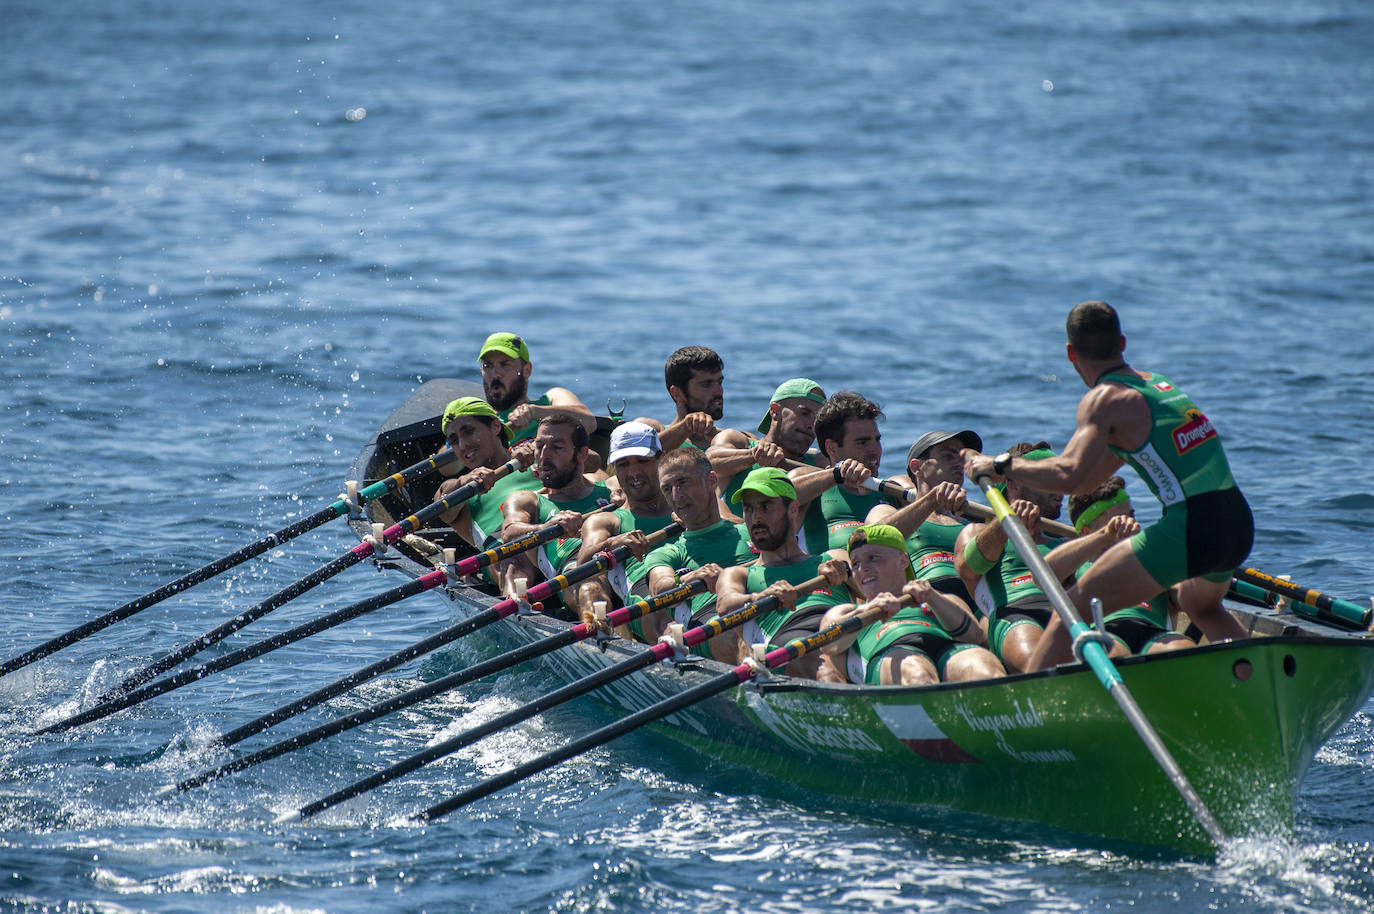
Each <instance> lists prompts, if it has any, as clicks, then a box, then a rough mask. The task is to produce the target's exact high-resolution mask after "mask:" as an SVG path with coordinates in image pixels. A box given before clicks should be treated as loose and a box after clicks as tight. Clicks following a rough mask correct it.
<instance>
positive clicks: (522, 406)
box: [477, 332, 596, 444]
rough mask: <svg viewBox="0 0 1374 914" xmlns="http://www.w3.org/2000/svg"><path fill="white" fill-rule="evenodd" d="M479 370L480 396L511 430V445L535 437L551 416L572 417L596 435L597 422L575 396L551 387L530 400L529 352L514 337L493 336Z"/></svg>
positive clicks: (483, 351)
mask: <svg viewBox="0 0 1374 914" xmlns="http://www.w3.org/2000/svg"><path fill="white" fill-rule="evenodd" d="M477 362H478V364H479V365H481V366H482V392H483V394H485V395H486V398H487V402H488V403H490V404H491V405H492V408H493V409H495V410H496V411H497V414H498V415H499V416H500V417H501V421H502V422H504V423H506V424H507V425H508V426H510V429H511V443H512V444H514V443H515V442H517V441H524V440H525V439H526V438H532V437H534V433H535V429H536V426H537V425H538V423H539V420H540V419H545V418H547V417H549V416H553V415H560V414H561V415H570V416H574V417H575V418H576V419H577V420H578V421H579V422H581V423H582V425H583V427H584V428H585V429H586V430H587V433H588V434H591V433H592V432H594V431H596V419H595V418H594V417H593V416H592V411H591V410H590V409H588V408H587V407H586V405H585V404H583V402H582V401H581V400H579V399H578V398H577V395H576V394H575V393H573V392H572V391H571V390H568V389H567V388H566V387H550V388H549V389H548V390H546V391H545V392H544V393H542V394H541V395H540V396H539V399H537V400H530V398H529V380H530V372H531V371H532V370H533V368H534V366H533V365H531V364H530V350H529V347H528V346H527V345H526V344H525V341H524V339H523V338H521V337H519V336H516V335H515V334H514V333H505V332H501V333H493V334H492V335H491V336H489V337H487V339H486V342H484V343H483V344H482V348H481V349H480V350H479V351H478V353H477Z"/></svg>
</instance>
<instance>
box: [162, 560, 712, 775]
mask: <svg viewBox="0 0 1374 914" xmlns="http://www.w3.org/2000/svg"><path fill="white" fill-rule="evenodd" d="M705 589H706V583H705V582H704V581H692V582H691V583H690V584H682V585H680V586H678V587H675V588H673V589H672V590H669V591H667V592H665V593H662V594H659V595H657V596H654V597H650V598H648V599H642V600H636V601H635V602H634V603H631V604H630V605H629V606H626V607H623V608H621V609H617V610H614V611H612V612H610V613H607V614H606V625H607V626H608V627H611V628H614V627H618V626H621V625H625V624H627V623H629V622H631V621H633V620H635V619H638V618H641V617H642V616H646V615H648V614H649V613H652V612H658V611H659V610H661V609H667V608H668V607H670V606H674V605H676V604H677V603H679V602H681V601H683V600H686V599H690V598H691V597H694V596H696V595H697V594H699V593H701V592H703V591H704V590H705ZM598 631H601V627H600V626H599V625H598V624H597V623H596V622H594V621H587V622H582V623H579V624H577V625H574V626H572V627H571V628H569V629H567V630H565V631H562V632H559V633H558V634H556V635H549V636H548V637H547V638H540V639H539V640H538V641H533V642H531V643H529V644H525V645H521V646H520V647H517V648H515V649H514V650H510V651H506V652H505V653H504V654H500V655H498V656H496V657H492V658H491V659H489V660H484V661H483V662H481V663H477V664H474V665H472V666H470V667H468V668H467V669H464V670H459V671H458V672H455V673H450V674H448V675H447V676H441V677H440V678H438V679H436V680H434V681H433V682H427V683H425V684H424V685H421V686H416V687H415V688H413V689H410V690H408V691H406V692H403V693H401V694H400V695H397V696H395V697H393V698H388V699H387V700H385V701H382V702H379V703H377V704H375V705H372V706H371V707H369V708H363V709H362V710H359V711H354V712H353V713H352V714H349V715H347V716H345V717H341V718H339V719H338V720H333V721H330V722H329V723H327V724H321V725H320V726H318V727H315V728H314V729H313V730H307V731H305V732H304V733H298V734H296V735H295V736H290V737H287V738H286V739H284V740H281V741H280V742H277V743H273V744H272V745H270V746H267V747H266V748H263V749H259V750H258V751H257V752H254V753H252V754H251V755H245V756H243V757H241V758H237V759H234V760H233V761H232V762H227V763H226V764H224V765H221V766H220V767H218V768H215V769H213V770H211V771H206V772H204V773H202V774H198V775H196V776H195V777H191V778H187V779H186V780H183V781H180V782H179V783H177V784H175V785H173V786H171V787H165V788H163V789H162V790H161V791H160V793H169V792H171V791H173V790H190V789H191V788H193V787H199V786H200V785H202V784H207V783H209V782H210V781H214V780H218V779H219V778H222V777H224V776H225V775H229V774H234V773H235V772H239V771H243V770H244V769H246V768H251V767H253V766H254V765H259V764H261V763H263V762H266V761H268V760H270V759H274V758H276V757H277V756H280V755H284V754H286V753H287V752H291V751H292V750H295V749H300V748H302V747H304V746H309V745H311V744H313V743H317V742H319V741H320V740H322V739H327V738H328V737H331V736H334V735H335V734H337V733H342V732H344V731H345V730H351V729H353V728H354V727H357V726H361V725H362V724H365V723H367V722H368V721H372V720H376V719H377V718H378V717H382V716H384V715H386V714H392V713H394V712H396V711H399V710H401V709H402V708H408V707H410V706H411V705H413V704H416V703H418V702H421V701H424V700H426V699H428V698H432V697H433V696H435V695H439V694H441V693H443V692H447V691H450V690H452V689H456V688H458V687H459V686H461V685H465V684H467V683H469V682H472V681H474V680H477V679H481V678H483V677H486V676H490V675H492V674H493V673H499V672H501V671H502V670H507V669H509V668H511V667H513V666H516V665H517V664H521V663H524V662H526V661H528V660H533V659H534V658H535V657H541V656H543V655H544V654H547V653H549V652H551V651H555V650H557V649H558V648H560V647H566V646H567V645H570V644H576V643H577V642H578V641H585V640H586V639H588V638H590V637H592V636H593V635H595V634H596V633H597V632H598Z"/></svg>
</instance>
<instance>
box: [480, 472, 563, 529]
mask: <svg viewBox="0 0 1374 914" xmlns="http://www.w3.org/2000/svg"><path fill="white" fill-rule="evenodd" d="M543 487H544V484H543V483H542V482H540V481H539V477H537V476H535V475H534V474H533V473H532V472H530V471H529V470H517V471H516V472H514V473H510V474H508V475H506V476H503V477H502V478H500V479H498V480H496V482H495V483H493V484H492V487H491V489H490V490H488V491H486V492H481V493H478V494H477V495H474V496H473V497H472V498H469V499H468V500H467V509H468V517H469V519H470V520H471V521H472V534H471V535H472V542H473V543H474V544H475V545H476V546H477V548H478V549H490V548H491V547H492V545H494V544H495V543H497V542H499V541H500V539H501V524H502V522H503V521H504V520H505V514H504V513H503V512H504V509H505V505H506V501H507V499H509V498H510V497H511V496H512V495H514V494H515V493H516V492H520V491H533V490H534V489H542V488H543Z"/></svg>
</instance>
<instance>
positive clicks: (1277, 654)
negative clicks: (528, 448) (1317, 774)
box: [352, 381, 1374, 854]
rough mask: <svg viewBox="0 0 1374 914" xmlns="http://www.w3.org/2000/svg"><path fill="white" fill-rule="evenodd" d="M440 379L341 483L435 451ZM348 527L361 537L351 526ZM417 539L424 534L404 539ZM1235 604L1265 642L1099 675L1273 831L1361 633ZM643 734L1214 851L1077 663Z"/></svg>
mask: <svg viewBox="0 0 1374 914" xmlns="http://www.w3.org/2000/svg"><path fill="white" fill-rule="evenodd" d="M454 383H455V382H451V381H435V382H430V384H427V385H425V387H423V388H421V389H420V391H418V392H417V393H416V394H415V395H414V396H413V397H412V398H411V400H409V401H407V403H406V404H405V405H404V406H403V407H401V408H400V409H398V410H397V412H396V413H395V414H393V416H392V417H391V418H390V419H389V420H388V422H387V423H386V424H384V425H383V427H382V429H381V431H380V432H379V434H378V439H377V442H376V443H375V445H373V446H370V447H369V448H367V449H364V451H363V453H361V454H360V455H359V457H358V459H357V460H356V461H355V463H354V468H353V471H352V472H353V474H354V477H355V478H366V479H373V478H378V477H380V476H382V475H385V474H386V473H389V472H391V471H392V470H391V467H392V466H393V465H396V464H401V465H404V464H406V463H407V462H413V460H412V458H413V457H414V455H415V454H416V453H424V452H425V451H426V449H427V448H428V449H430V452H432V449H433V448H434V447H437V443H436V442H435V440H429V439H427V438H425V437H424V436H425V435H430V436H431V437H432V436H433V435H434V434H435V432H437V424H436V423H434V421H433V416H435V415H437V411H438V410H439V409H441V408H442V404H443V403H445V402H447V400H448V399H449V398H451V397H452V396H454V395H456V394H457V391H458V390H459V389H460V388H455V387H454V386H453V385H454ZM429 425H435V426H436V427H435V429H432V430H430V429H428V426H429ZM417 436H418V437H417ZM436 440H437V439H436ZM388 447H391V448H393V452H391V453H388V452H387V448H388ZM411 507H412V506H408V505H405V504H398V505H392V506H391V508H390V509H388V507H387V505H386V501H385V500H383V502H381V503H373V504H372V505H371V506H370V510H372V511H375V512H381V513H380V515H379V516H378V517H375V518H372V519H374V520H381V521H387V520H390V519H392V518H393V517H394V516H396V515H398V514H400V513H401V512H407V513H408V512H409V510H411ZM355 526H356V528H357V530H358V532H359V534H360V535H365V534H366V532H367V531H368V529H369V528H368V527H367V525H366V523H365V522H356V523H355ZM430 535H432V536H434V537H436V538H437V537H441V536H442V535H443V531H431V532H430ZM416 539H417V542H420V543H421V544H423V536H422V537H419V538H416ZM414 546H415V543H411V544H410V548H404V547H403V548H402V556H401V557H396V558H392V559H389V560H388V561H387V562H386V563H385V564H388V565H391V566H393V567H395V568H397V569H398V570H401V571H404V572H405V573H407V574H412V575H416V574H420V573H423V572H425V571H428V570H430V568H431V567H432V566H431V565H430V564H429V562H430V561H432V560H433V559H434V558H436V557H437V556H435V555H433V554H429V555H426V554H425V553H426V552H427V551H429V550H427V549H423V548H422V549H419V550H418V551H417V550H416V549H415V548H414ZM432 548H433V547H430V549H432ZM445 593H446V594H447V595H448V596H449V597H450V598H451V599H453V600H454V601H455V603H456V604H457V605H458V607H459V612H460V613H461V614H470V613H473V612H477V611H480V610H482V609H485V608H486V607H487V606H489V605H490V604H491V602H492V601H491V598H490V597H488V596H486V595H485V594H483V593H481V592H479V591H476V590H471V589H468V588H461V587H459V588H451V589H448V590H446V591H445ZM1239 615H1241V617H1242V618H1243V620H1244V621H1246V622H1248V623H1249V625H1250V627H1251V630H1252V631H1256V632H1269V633H1278V634H1277V635H1276V636H1273V637H1258V638H1252V639H1246V640H1243V641H1235V642H1229V643H1226V644H1221V645H1211V646H1204V647H1200V648H1195V649H1189V650H1184V651H1174V652H1171V653H1167V654H1161V655H1155V656H1150V657H1133V658H1129V659H1126V660H1123V661H1120V662H1119V663H1118V668H1119V669H1120V670H1121V673H1122V676H1123V678H1124V680H1125V683H1126V685H1127V687H1128V688H1129V689H1130V690H1131V692H1132V693H1133V694H1134V696H1135V698H1136V701H1137V702H1138V703H1139V705H1140V707H1141V708H1142V710H1143V711H1144V712H1145V714H1146V716H1147V717H1148V718H1149V719H1150V721H1151V723H1152V724H1153V725H1154V727H1155V729H1156V730H1157V731H1158V733H1159V735H1160V738H1161V739H1162V740H1163V741H1164V744H1165V745H1166V746H1167V747H1168V749H1169V751H1170V752H1171V753H1172V754H1173V756H1174V758H1175V759H1176V760H1177V761H1178V764H1179V766H1180V767H1181V768H1182V770H1183V772H1184V774H1186V775H1187V777H1188V779H1189V780H1190V781H1191V782H1192V784H1193V786H1194V787H1195V788H1196V790H1197V791H1198V793H1199V794H1200V795H1201V797H1202V799H1203V801H1204V802H1205V804H1206V805H1207V807H1208V809H1209V810H1210V811H1211V812H1212V814H1213V815H1214V816H1215V817H1216V818H1217V820H1218V821H1219V822H1220V824H1221V826H1222V829H1223V831H1224V832H1225V833H1226V834H1227V835H1228V836H1236V837H1239V836H1275V835H1280V836H1281V835H1285V834H1287V833H1288V832H1290V831H1291V829H1292V826H1293V805H1294V796H1295V794H1296V791H1297V788H1298V784H1299V781H1300V780H1301V778H1302V775H1303V772H1304V771H1305V770H1306V768H1307V765H1308V764H1309V763H1310V762H1311V760H1312V758H1313V757H1314V756H1315V754H1316V752H1317V750H1318V749H1319V748H1320V747H1321V745H1322V744H1323V743H1324V742H1325V741H1326V740H1327V739H1328V738H1329V737H1330V736H1331V735H1332V734H1333V733H1334V732H1335V731H1336V730H1337V729H1338V728H1339V727H1340V726H1341V725H1342V724H1344V723H1345V721H1346V720H1348V719H1349V718H1350V717H1351V715H1353V714H1354V713H1355V712H1356V711H1357V710H1359V709H1360V708H1361V707H1362V706H1363V705H1364V703H1365V702H1366V701H1367V700H1368V698H1369V695H1370V692H1371V689H1374V640H1371V639H1370V638H1369V636H1368V634H1367V633H1364V634H1360V635H1346V634H1334V633H1333V634H1332V635H1331V636H1326V635H1325V634H1323V633H1321V631H1320V630H1319V629H1313V628H1312V627H1310V626H1308V625H1307V624H1306V623H1304V622H1302V621H1301V620H1296V619H1294V618H1293V617H1280V616H1278V615H1277V614H1275V613H1273V612H1272V611H1268V612H1267V613H1266V611H1260V612H1258V613H1257V614H1251V613H1240V614H1239ZM564 627H565V625H564V624H563V623H560V622H558V621H556V620H554V619H550V618H548V617H545V616H541V615H529V616H519V617H512V618H510V619H507V620H504V621H503V622H501V623H499V624H498V625H496V626H494V628H495V629H496V630H497V631H496V634H498V635H499V640H501V641H503V642H505V643H506V645H507V646H510V645H514V644H519V643H528V642H530V641H533V640H536V639H538V638H543V637H547V636H549V635H551V634H554V633H556V632H559V631H562V630H563V629H564ZM643 650H645V647H644V646H643V645H638V644H633V643H628V642H625V641H620V640H611V641H609V642H606V643H604V644H600V645H597V644H589V643H583V644H579V645H574V646H572V647H569V648H564V649H561V650H559V651H555V652H553V653H551V654H548V655H546V656H544V657H543V658H541V660H540V661H538V662H539V663H540V664H541V665H543V667H544V668H546V669H547V670H548V672H549V674H550V685H551V686H552V685H554V684H555V683H556V682H562V681H571V680H573V679H576V678H580V677H582V676H585V675H588V674H590V673H593V672H595V671H597V670H599V669H601V668H602V667H604V666H607V665H609V664H611V663H615V662H618V661H620V660H623V659H625V658H626V657H628V656H630V655H632V654H635V653H639V652H642V651H643ZM725 669H727V668H726V667H725V666H723V665H721V664H717V663H713V662H709V661H693V662H692V663H689V664H685V665H683V666H674V665H673V664H671V663H663V664H657V665H655V666H652V667H649V668H648V669H646V670H643V671H641V672H638V673H635V674H634V675H632V676H629V677H626V678H625V679H622V680H618V681H616V682H613V683H611V684H609V685H607V686H604V687H603V688H601V689H599V690H597V692H595V693H593V695H594V697H596V698H597V699H598V700H600V701H601V702H603V703H604V704H606V705H608V706H610V707H612V708H615V709H619V710H623V711H634V710H639V709H641V708H644V707H647V706H649V705H651V704H653V703H655V702H657V701H661V700H663V699H665V698H668V697H670V696H672V695H674V694H676V693H678V692H679V691H681V690H684V689H687V688H690V687H692V686H694V685H696V684H697V683H699V682H701V681H703V680H704V679H705V678H706V677H708V676H714V675H717V674H718V673H720V672H722V671H723V670H725ZM656 726H657V729H658V730H659V732H661V733H663V734H666V735H667V736H669V737H671V738H673V739H675V740H678V741H680V742H681V743H683V744H685V745H687V746H690V747H692V748H693V749H695V750H697V751H700V752H702V753H705V754H707V755H709V756H712V757H715V758H718V759H722V760H724V761H727V762H730V763H732V764H736V765H740V766H744V767H747V768H749V769H750V770H752V771H756V772H760V773H763V774H766V775H770V776H772V777H775V778H778V779H780V780H781V781H784V782H787V783H790V784H795V785H799V786H801V787H805V788H808V789H810V790H814V791H818V792H821V793H825V794H830V795H835V796H848V797H856V798H866V799H874V800H880V801H885V802H892V803H902V804H919V805H923V806H939V807H948V808H952V809H958V810H964V811H968V812H972V813H978V814H983V815H989V816H996V817H999V818H1003V819H1010V820H1023V821H1027V822H1035V823H1043V824H1046V825H1051V826H1055V827H1058V828H1062V829H1067V830H1070V831H1073V832H1078V833H1081V834H1084V835H1093V836H1100V837H1102V838H1107V839H1111V840H1113V841H1125V842H1131V843H1135V844H1140V845H1153V846H1162V847H1169V848H1176V849H1178V850H1182V851H1185V852H1190V853H1202V854H1210V853H1213V852H1215V850H1216V848H1215V847H1213V846H1212V844H1211V841H1210V839H1209V838H1208V837H1207V835H1206V834H1205V833H1204V832H1203V830H1202V829H1201V827H1200V826H1199V825H1198V824H1197V822H1196V821H1195V820H1194V818H1193V817H1192V815H1191V813H1190V812H1189V810H1188V808H1187V806H1186V805H1185V804H1184V802H1183V800H1182V799H1181V798H1180V797H1179V795H1178V794H1177V792H1176V791H1175V789H1174V787H1173V785H1172V784H1171V783H1170V782H1169V781H1168V779H1167V778H1166V777H1165V776H1164V774H1163V773H1162V772H1161V771H1160V769H1159V767H1158V766H1157V764H1156V763H1155V761H1154V760H1153V758H1152V757H1151V756H1150V754H1149V752H1148V751H1147V750H1146V749H1145V747H1144V745H1143V744H1142V743H1141V742H1140V740H1139V738H1138V737H1137V736H1136V734H1135V731H1134V730H1132V729H1131V727H1130V725H1129V724H1128V723H1127V722H1126V720H1125V718H1124V717H1123V716H1122V714H1121V711H1120V710H1119V709H1118V708H1117V706H1116V704H1115V702H1114V701H1112V699H1111V697H1110V696H1109V695H1108V694H1107V693H1106V691H1105V690H1104V689H1103V688H1102V686H1101V685H1100V684H1099V683H1098V681H1097V679H1096V678H1095V677H1094V676H1093V675H1092V673H1090V672H1089V671H1088V670H1087V669H1086V668H1085V667H1081V666H1073V667H1061V668H1058V669H1056V670H1051V671H1047V672H1043V673H1034V674H1026V675H1022V676H1014V677H1008V678H1005V679H997V680H989V681H985V682H979V683H970V684H965V685H952V684H944V685H938V686H929V687H921V688H909V687H875V686H859V685H826V684H821V683H816V682H810V681H802V680H794V679H789V678H787V677H781V676H778V677H772V678H769V679H767V680H764V681H760V682H754V683H750V684H748V685H746V686H743V687H741V688H737V689H732V690H730V691H729V692H726V693H724V694H721V695H718V696H715V697H713V698H711V699H708V700H707V701H704V702H702V703H700V704H698V705H694V706H692V707H691V708H688V709H687V710H685V711H682V712H679V713H677V714H674V715H672V716H670V717H668V718H665V719H664V721H663V722H661V723H660V724H658V725H656Z"/></svg>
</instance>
